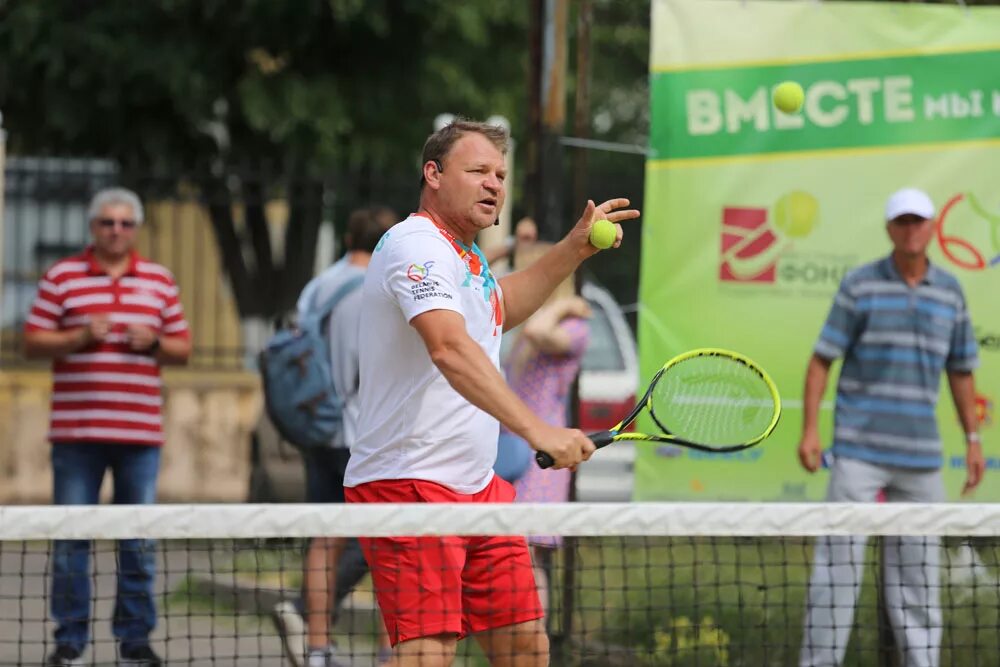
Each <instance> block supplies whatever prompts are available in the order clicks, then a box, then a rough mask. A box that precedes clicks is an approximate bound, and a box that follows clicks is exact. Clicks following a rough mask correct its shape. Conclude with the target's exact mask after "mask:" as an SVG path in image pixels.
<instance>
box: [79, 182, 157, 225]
mask: <svg viewBox="0 0 1000 667" xmlns="http://www.w3.org/2000/svg"><path fill="white" fill-rule="evenodd" d="M116 204H125V205H126V206H130V207H132V215H133V216H134V217H135V221H136V222H137V223H138V224H140V225H141V224H142V223H143V222H144V221H145V219H146V217H145V212H144V211H143V210H142V200H140V199H139V195H137V194H136V193H134V192H132V191H131V190H129V189H127V188H105V189H103V190H98V191H97V193H96V194H95V195H94V196H93V197H91V198H90V205H89V206H88V207H87V220H88V221H90V220H94V219H96V218H97V217H98V216H99V215H101V209H103V208H104V207H105V206H114V205H116Z"/></svg>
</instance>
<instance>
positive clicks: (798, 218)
mask: <svg viewBox="0 0 1000 667" xmlns="http://www.w3.org/2000/svg"><path fill="white" fill-rule="evenodd" d="M818 220H819V201H817V199H816V198H815V197H813V196H812V195H811V194H809V193H808V192H802V191H801V190H795V191H794V192H789V193H788V194H785V195H782V196H781V197H780V198H779V199H778V201H777V202H775V204H774V226H775V227H777V228H778V229H780V230H781V231H782V233H784V234H785V236H788V237H790V238H793V239H798V238H802V237H803V236H807V235H808V234H809V233H810V232H812V230H813V228H814V227H816V222H817V221H818Z"/></svg>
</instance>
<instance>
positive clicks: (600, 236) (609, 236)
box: [590, 220, 618, 250]
mask: <svg viewBox="0 0 1000 667" xmlns="http://www.w3.org/2000/svg"><path fill="white" fill-rule="evenodd" d="M617 238H618V230H617V229H616V228H615V223H613V222H611V221H610V220H598V221H597V222H595V223H594V226H593V227H591V228H590V245H592V246H594V247H595V248H600V249H601V250H607V249H608V248H610V247H611V246H613V245H614V244H615V239H617Z"/></svg>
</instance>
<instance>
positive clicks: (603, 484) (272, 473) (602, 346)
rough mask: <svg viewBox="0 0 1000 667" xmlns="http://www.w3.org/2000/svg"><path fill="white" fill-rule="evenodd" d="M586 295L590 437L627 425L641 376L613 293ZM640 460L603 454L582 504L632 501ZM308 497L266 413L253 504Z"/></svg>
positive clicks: (585, 414) (256, 445) (582, 478)
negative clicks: (588, 309) (634, 471)
mask: <svg viewBox="0 0 1000 667" xmlns="http://www.w3.org/2000/svg"><path fill="white" fill-rule="evenodd" d="M582 293H583V296H584V298H586V299H587V301H588V302H589V303H590V305H591V308H592V309H593V313H594V314H593V317H592V318H591V320H590V342H589V344H588V346H587V350H586V352H585V354H584V357H583V362H582V364H581V372H580V381H579V395H580V411H579V417H580V424H579V426H580V428H581V429H582V430H584V431H586V432H592V431H603V430H606V429H608V428H610V427H612V426H614V425H615V424H617V423H618V422H619V421H621V420H622V418H624V417H625V415H626V414H627V413H628V411H629V410H630V409H631V408H632V405H633V404H634V401H635V392H636V388H637V385H638V374H639V370H638V368H639V365H638V360H637V358H636V344H635V337H634V336H633V335H632V330H631V329H630V328H629V326H628V322H626V320H625V316H624V315H623V314H622V310H621V307H620V306H619V305H618V302H617V301H615V299H614V297H613V296H611V293H610V292H608V291H607V290H606V289H604V288H603V287H599V286H598V285H596V284H594V283H592V282H585V283H584V285H583V290H582ZM501 354H502V352H501ZM634 458H635V455H634V450H633V448H632V446H631V445H629V444H628V443H616V444H615V445H613V446H611V447H607V448H605V449H603V450H601V451H600V452H599V453H598V454H596V455H595V456H594V457H593V458H592V459H591V460H590V461H588V462H587V463H586V464H585V465H582V466H580V467H579V469H578V473H577V499H578V500H581V501H626V500H629V499H631V494H632V464H633V461H634ZM304 497H305V481H304V478H303V472H302V461H301V458H300V456H299V453H298V450H297V449H296V448H295V447H293V446H291V445H290V444H288V443H287V442H285V441H283V440H282V439H281V437H280V436H279V435H278V433H277V431H276V430H275V429H274V426H273V425H272V424H271V422H270V420H269V419H268V418H267V415H266V414H262V415H261V419H260V422H259V423H258V425H257V428H256V429H255V431H254V433H253V435H252V441H251V476H250V490H249V500H250V502H301V501H302V500H303V498H304Z"/></svg>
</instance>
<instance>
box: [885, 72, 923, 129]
mask: <svg viewBox="0 0 1000 667" xmlns="http://www.w3.org/2000/svg"><path fill="white" fill-rule="evenodd" d="M912 88H913V79H912V78H911V77H908V76H887V77H886V78H885V82H884V83H883V94H884V97H885V120H886V121H887V122H889V123H908V122H910V121H912V120H913V119H914V118H915V117H916V114H915V113H914V111H913V93H912V92H910V90H911V89H912Z"/></svg>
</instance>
